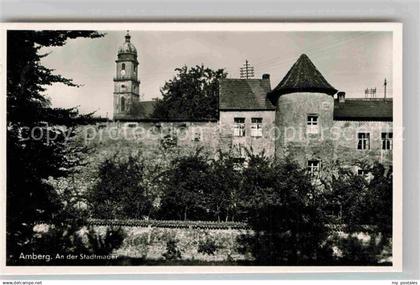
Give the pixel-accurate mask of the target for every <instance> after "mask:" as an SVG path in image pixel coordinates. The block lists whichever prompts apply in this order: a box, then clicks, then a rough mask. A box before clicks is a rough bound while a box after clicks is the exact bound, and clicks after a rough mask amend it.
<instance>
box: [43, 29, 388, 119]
mask: <svg viewBox="0 0 420 285" xmlns="http://www.w3.org/2000/svg"><path fill="white" fill-rule="evenodd" d="M101 32H103V33H105V36H104V37H102V38H98V39H83V38H80V39H74V40H69V41H68V42H67V44H66V45H65V46H63V47H54V48H48V49H44V50H42V52H45V51H48V52H51V53H50V54H49V55H48V56H47V57H45V58H44V59H43V60H42V63H43V64H44V65H45V66H47V67H49V68H52V69H54V70H55V72H56V73H58V74H61V75H63V76H65V77H67V78H72V79H73V80H74V82H75V83H77V84H81V85H82V86H81V87H79V88H74V87H68V86H65V85H63V84H59V83H58V84H54V85H52V86H49V87H48V88H47V90H46V94H45V95H46V96H48V97H49V98H50V100H51V103H52V105H53V106H54V107H65V108H69V107H79V110H80V111H81V113H89V112H93V111H95V112H96V113H95V114H96V115H99V116H108V117H112V109H113V107H112V106H113V103H112V100H113V97H112V96H113V94H112V93H113V84H114V83H113V77H114V76H115V72H116V68H115V59H116V57H117V50H118V47H119V46H120V45H122V43H123V42H124V35H125V34H126V31H101ZM130 35H131V42H132V43H133V44H134V46H135V47H136V48H137V52H138V61H139V79H140V82H141V83H140V95H141V100H144V101H147V100H152V99H153V98H156V97H161V95H160V88H161V87H162V86H163V85H164V83H165V82H166V81H168V80H170V79H172V78H173V76H174V75H175V74H176V72H175V68H177V67H181V66H183V65H187V66H194V65H200V64H204V65H205V66H208V67H210V68H213V69H217V68H224V69H225V70H226V71H227V72H228V77H229V78H239V69H240V67H241V66H242V65H243V64H244V63H245V60H248V61H249V63H250V64H251V65H252V66H253V67H254V70H255V78H261V75H262V74H264V73H269V74H270V78H271V86H272V88H274V87H275V86H276V85H277V84H278V83H279V82H280V81H281V79H282V78H283V77H284V76H285V75H286V73H287V71H288V70H289V69H290V68H291V66H292V65H293V63H294V62H295V61H296V60H297V59H298V58H299V56H300V55H301V54H302V53H305V54H307V55H308V56H309V58H310V59H311V60H312V62H313V63H314V64H315V66H316V67H317V68H318V70H319V71H320V72H321V73H322V74H323V76H324V77H325V78H326V80H327V81H328V82H329V83H330V84H331V85H332V86H334V87H335V88H336V89H338V90H340V91H344V92H346V97H364V96H365V94H364V90H365V89H366V88H375V87H376V88H377V97H382V96H383V92H384V88H383V82H384V79H385V78H386V79H387V82H388V85H387V97H392V54H393V51H392V33H391V32H284V31H278V32H261V31H258V32H256V31H252V32H233V31H229V32H219V31H182V32H181V31H180V32H173V31H171V32H169V31H130Z"/></svg>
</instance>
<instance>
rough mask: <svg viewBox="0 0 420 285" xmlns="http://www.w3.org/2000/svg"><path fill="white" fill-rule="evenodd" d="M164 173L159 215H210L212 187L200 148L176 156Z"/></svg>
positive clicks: (192, 217) (194, 217)
mask: <svg viewBox="0 0 420 285" xmlns="http://www.w3.org/2000/svg"><path fill="white" fill-rule="evenodd" d="M164 176H165V180H164V181H163V183H162V187H163V192H164V193H163V197H162V199H161V206H160V217H161V218H163V219H179V220H187V219H189V220H207V219H208V218H209V217H210V216H211V214H210V208H209V205H208V199H209V198H208V197H209V196H210V193H211V191H212V190H213V180H212V178H213V177H212V176H211V167H210V165H209V163H208V160H207V158H206V157H205V156H204V155H201V153H200V151H197V152H196V153H194V154H193V155H188V156H184V157H179V158H176V159H175V160H174V161H173V162H172V164H171V167H170V169H169V170H168V171H167V172H166V173H165V175H164Z"/></svg>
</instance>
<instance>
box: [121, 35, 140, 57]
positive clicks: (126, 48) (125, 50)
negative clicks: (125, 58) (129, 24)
mask: <svg viewBox="0 0 420 285" xmlns="http://www.w3.org/2000/svg"><path fill="white" fill-rule="evenodd" d="M130 39H131V36H130V34H129V33H128V31H127V34H126V35H125V42H124V43H123V45H122V46H120V47H119V49H118V55H120V54H133V55H135V56H137V50H136V48H135V46H134V45H133V44H132V43H131V42H130Z"/></svg>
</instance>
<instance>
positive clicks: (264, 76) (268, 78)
mask: <svg viewBox="0 0 420 285" xmlns="http://www.w3.org/2000/svg"><path fill="white" fill-rule="evenodd" d="M262 79H265V80H270V74H268V73H264V74H263V75H262Z"/></svg>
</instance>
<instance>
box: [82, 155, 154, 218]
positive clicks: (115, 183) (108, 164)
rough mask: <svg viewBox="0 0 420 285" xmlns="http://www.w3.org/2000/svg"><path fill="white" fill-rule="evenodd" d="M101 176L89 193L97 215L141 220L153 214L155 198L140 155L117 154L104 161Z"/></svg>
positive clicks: (100, 169) (95, 215) (100, 167)
mask: <svg viewBox="0 0 420 285" xmlns="http://www.w3.org/2000/svg"><path fill="white" fill-rule="evenodd" d="M98 176H99V177H98V182H97V183H96V185H95V186H94V187H93V189H91V190H90V192H89V194H88V196H89V200H90V203H91V208H92V214H93V216H94V217H95V218H102V219H141V218H143V216H147V217H148V216H149V215H150V211H151V210H152V201H151V197H149V195H148V192H147V188H146V187H145V186H144V181H143V180H144V165H143V162H142V161H141V159H139V157H134V156H132V155H130V156H129V157H128V158H120V157H118V153H117V154H115V155H113V156H112V157H111V158H107V159H105V161H103V162H102V163H101V165H100V166H99V175H98Z"/></svg>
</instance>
